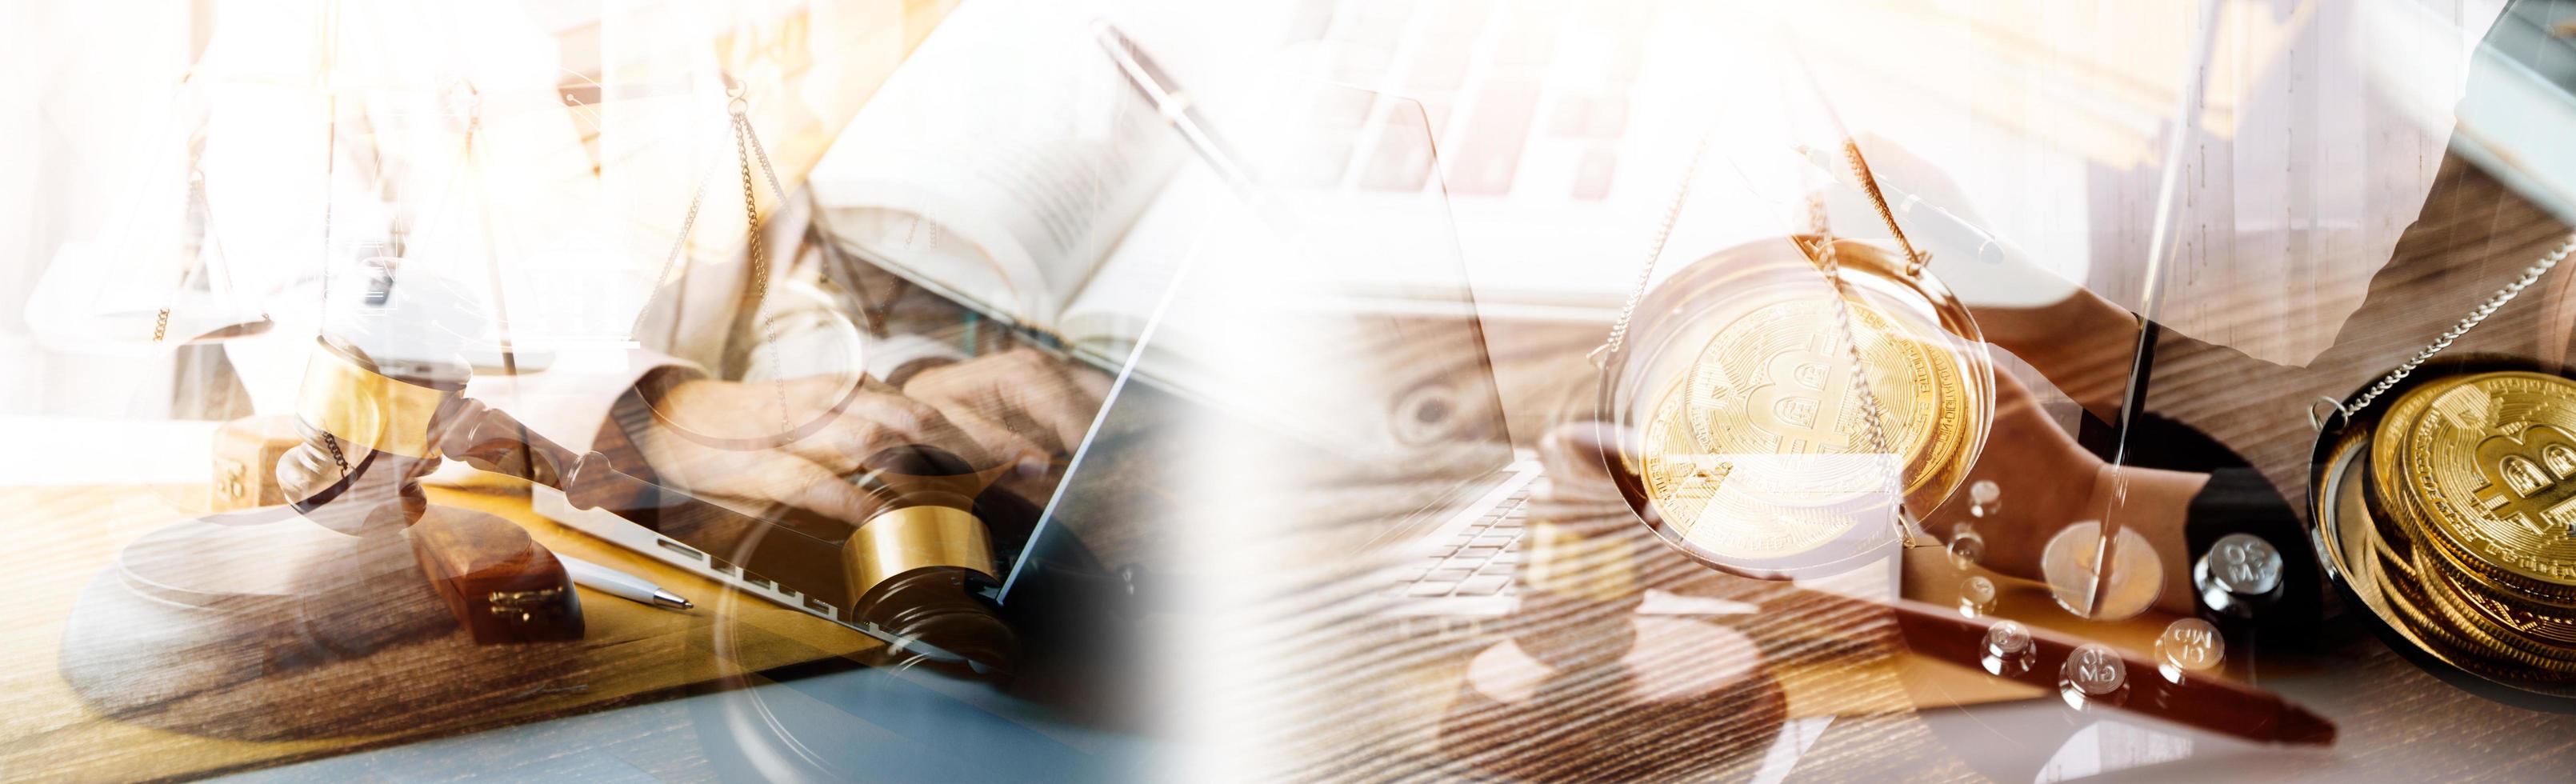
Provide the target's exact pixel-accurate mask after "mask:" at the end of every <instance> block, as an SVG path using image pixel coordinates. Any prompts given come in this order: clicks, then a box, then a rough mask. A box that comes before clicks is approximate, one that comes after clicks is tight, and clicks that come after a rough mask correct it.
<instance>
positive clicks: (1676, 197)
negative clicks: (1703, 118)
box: [1593, 131, 1709, 364]
mask: <svg viewBox="0 0 2576 784" xmlns="http://www.w3.org/2000/svg"><path fill="white" fill-rule="evenodd" d="M1708 137H1709V133H1708V132H1707V131H1702V132H1701V133H1700V136H1699V143H1698V144H1697V145H1694V146H1693V147H1691V157H1690V162H1689V163H1686V164H1683V165H1682V181H1681V184H1680V185H1677V186H1674V187H1673V198H1672V200H1671V201H1670V202H1667V203H1666V204H1665V205H1664V219H1663V222H1662V223H1660V224H1657V225H1656V226H1655V240H1654V242H1653V243H1652V244H1649V245H1647V246H1646V264H1645V269H1641V270H1638V271H1637V285H1636V286H1635V287H1634V288H1632V289H1630V290H1629V291H1628V304H1626V305H1624V306H1621V307H1620V308H1619V320H1618V321H1614V322H1611V324H1610V338H1609V339H1608V340H1606V341H1603V342H1602V344H1601V348H1600V349H1599V350H1596V351H1594V352H1593V362H1594V363H1595V364H1599V363H1601V362H1606V361H1608V357H1609V356H1610V354H1612V353H1614V352H1617V351H1618V350H1619V346H1621V345H1622V344H1624V343H1626V342H1627V340H1628V320H1629V319H1630V318H1632V317H1634V316H1635V315H1636V314H1637V303H1639V302H1642V301H1644V300H1645V298H1646V284H1647V283H1648V282H1651V281H1653V280H1654V278H1655V260H1656V259H1660V258H1663V255H1664V243H1665V242H1666V241H1669V240H1671V239H1672V238H1673V224H1674V223H1675V222H1676V221H1679V220H1680V219H1681V216H1682V203H1683V202H1684V201H1687V200H1689V198H1690V190H1691V181H1692V180H1694V179H1697V178H1698V177H1699V159H1700V156H1701V155H1703V154H1705V153H1707V152H1708Z"/></svg>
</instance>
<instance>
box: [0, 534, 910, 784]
mask: <svg viewBox="0 0 2576 784" xmlns="http://www.w3.org/2000/svg"><path fill="white" fill-rule="evenodd" d="M187 497H198V498H202V497H204V489H203V488H202V487H161V488H132V487H113V488H102V487H58V488H10V489H5V490H0V508H8V509H10V510H12V512H11V514H9V515H7V516H6V518H5V519H6V521H7V522H5V523H0V527H5V528H6V529H7V530H6V531H0V534H5V535H6V536H7V537H8V539H9V541H12V542H14V543H15V546H14V557H12V558H10V559H9V566H8V568H6V569H0V595H5V596H8V597H10V602H11V605H12V608H13V609H14V610H15V611H14V612H11V613H9V614H8V616H7V618H6V619H5V620H0V657H5V659H6V661H8V662H9V663H10V664H9V666H8V667H6V668H0V738H5V739H6V740H0V776H8V777H15V776H17V775H32V774H35V773H38V772H42V773H43V774H45V775H47V776H49V777H55V778H58V779H62V780H78V781H106V780H138V779H150V778H169V777H189V776H195V775H203V774H210V773H216V772H221V771H228V770H242V769H249V768H256V767H264V766H268V765H274V764H279V763H283V762H289V761H294V760H300V759H309V758H314V757H321V756H328V755H332V754H337V753H343V752H347V751H353V750H357V749H361V748H370V747H376V746H384V745H392V744H398V743H405V742H410V741H415V740H421V739H425V738H428V737H435V736H440V735H448V734H454V733H457V732H463V731H469V730H472V729H476V728H481V727H488V726H497V725H503V724H514V723H520V722H528V721H536V720H541V719H546V718H551V717H557V716H563V715H567V714H573V713H580V712H586V711H591V710H597V709H601V708H605V707H610V706H615V705H620V704H626V703H631V702H636V701H641V700H650V699H655V698H658V697H662V696H667V695H672V694H675V693H678V692H679V691H681V690H683V689H685V688H687V687H691V686H695V685H700V684H707V683H710V682H714V681H716V680H718V679H719V678H720V677H723V676H726V675H739V674H742V673H745V672H750V671H758V670H766V669H771V668H776V667H782V666H787V665H792V664H799V663H805V662H810V661H816V660H820V659H824V658H828V657H842V656H864V655H865V654H866V653H867V652H868V651H869V650H872V649H874V648H875V647H877V643H876V641H875V640H873V639H871V638H869V637H867V636H865V635H862V634H859V633H858V632H855V631H852V630H850V629H847V628H844V627H841V626H839V625H836V624H832V623H830V622H827V621H824V620H822V619H819V618H815V617H812V616H809V615H805V614H804V613H800V612H795V611H791V610H787V609H785V608H782V607H778V606H775V605H771V604H769V603H766V602H762V601H758V600H755V599H751V598H749V597H744V596H734V597H731V598H728V597H727V596H726V595H725V594H724V593H723V592H722V591H721V590H720V589H719V588H718V586H717V585H716V584H715V583H713V582H712V581H709V580H706V579H703V578H700V577H697V576H694V575H691V574H688V573H686V572H682V571H680V570H677V569H673V568H669V567H666V566H663V565H661V564H660V563H659V562H656V561H651V560H649V559H644V558H639V557H636V556H634V555H631V554H628V553H626V552H624V551H622V550H619V549H618V548H615V547H611V546H608V545H606V544H604V543H601V542H599V541H597V540H595V539H591V538H589V537H587V536H584V535H582V534H580V533H578V532H575V531H573V530H571V529H568V528H564V527H562V526H559V525H556V524H554V523H552V522H549V521H546V520H544V519H543V518H540V517H538V516H536V515H535V514H534V513H533V512H530V511H529V510H528V504H527V500H526V498H525V497H524V496H516V497H514V496H511V495H506V494H500V493H488V492H464V491H457V490H443V489H433V490H432V491H431V498H432V500H433V501H435V502H437V503H442V504H448V505H452V506H457V507H462V508H468V509H474V510H478V511H483V512H489V513H493V514H498V515H501V516H503V517H506V518H509V519H511V520H512V521H514V522H517V523H519V524H521V525H523V526H525V527H526V528H527V529H528V531H529V533H530V534H531V535H533V536H535V537H536V538H537V539H538V540H539V541H541V542H543V543H545V544H546V545H547V546H548V547H549V548H552V549H554V550H555V551H556V552H558V553H562V554H565V555H570V556H573V557H577V558H583V559H587V560H591V561H595V562H598V563H603V564H609V565H612V566H615V567H617V568H620V569H625V570H627V571H629V572H632V573H634V574H637V575H640V576H643V577H644V578H646V579H649V580H652V581H654V582H656V583H659V584H661V585H662V586H664V587H666V588H669V589H671V590H673V591H674V592H677V593H679V594H681V595H683V596H686V597H689V598H690V599H692V600H694V601H696V602H698V608H697V609H696V610H694V611H691V612H672V611H667V610H660V609H655V608H650V607H646V606H644V605H641V604H637V603H634V602H629V601H626V600H623V599H618V598H615V597H611V596H607V595H605V594H600V593H597V592H595V591H591V590H589V589H583V590H582V608H583V613H584V615H585V617H586V619H587V622H588V625H589V630H588V635H587V636H586V638H585V639H584V640H582V641H581V642H580V643H577V644H568V645H562V646H547V647H545V648H544V649H542V652H540V649H536V648H528V649H525V650H527V651H528V652H529V655H531V656H544V657H547V658H548V659H558V658H560V659H569V660H571V661H572V662H573V663H572V665H571V666H568V667H566V666H563V662H561V661H547V662H543V665H544V666H549V667H559V668H561V669H560V673H561V674H560V675H558V676H556V677H554V678H552V679H549V680H547V681H545V682H542V683H540V684H538V685H536V686H534V687H530V686H513V687H512V689H513V690H514V693H513V694H509V695H502V698H501V699H502V703H503V705H504V707H502V708H501V709H499V710H497V711H494V712H491V713H489V714H485V715H478V716H473V717H469V718H464V719H437V720H433V721H429V722H424V723H422V724H420V725H418V726H416V727H410V728H407V729H405V730H402V731H396V732H389V733H377V734H366V735H351V736H346V737H333V738H311V739H298V740H280V741H251V740H233V739H224V738H215V737H205V736H201V735H192V734H185V733H179V732H171V731H167V730H162V729H156V728H153V727H148V726H143V725H140V724H133V723H127V722H123V721H117V720H114V719H110V718H107V717H104V716H101V715H99V714H98V712H96V711H95V710H93V709H92V708H90V707H89V706H88V705H86V704H84V702H83V701H82V699H81V697H80V696H79V695H78V694H77V693H76V692H75V691H74V690H73V689H72V686H71V684H70V683H68V682H67V681H65V679H64V677H63V675H62V674H61V670H60V667H59V665H60V661H59V660H58V657H59V655H60V650H61V649H60V647H59V646H60V645H61V643H62V640H63V632H64V627H65V624H66V621H67V620H68V619H69V617H70V616H71V614H72V613H73V612H74V610H75V607H76V605H77V603H78V599H79V597H80V594H81V592H82V589H83V588H84V587H86V586H88V585H89V584H90V583H91V581H92V580H93V579H95V578H97V577H99V576H100V575H101V573H102V572H104V571H106V570H109V569H111V568H113V567H112V564H113V562H114V560H115V558H116V554H117V552H118V550H119V548H121V547H122V546H124V545H125V544H126V543H128V542H131V541H133V540H134V539H136V538H137V537H140V536H142V535H144V534H146V533H149V532H151V531H153V530H155V529H158V528H160V527H162V526H165V525H168V524H170V523H172V522H174V521H176V520H178V519H182V518H184V517H186V516H188V515H189V514H190V513H189V512H188V511H186V510H184V509H180V508H177V507H176V506H175V505H174V504H172V503H170V502H169V501H167V500H165V499H173V498H187ZM720 623H721V624H725V625H726V628H727V629H728V630H729V631H730V632H731V633H732V634H734V635H735V636H736V637H735V638H736V639H738V640H739V644H738V645H737V646H735V647H734V653H735V654H738V655H739V658H734V657H733V655H726V654H720V653H719V652H718V651H717V650H716V648H715V646H714V642H713V641H714V632H715V630H716V627H717V625H718V624H720ZM462 634H463V632H462V631H459V632H457V637H458V638H457V639H455V640H454V641H453V644H454V645H456V646H460V647H465V648H471V647H473V646H465V645H464V644H463V642H462V640H461V635H462ZM489 650H490V649H488V648H486V649H485V651H486V652H488V651H489ZM379 658H380V657H369V658H367V659H361V660H357V661H353V662H343V663H337V664H331V665H327V666H330V667H343V668H352V669H355V670H360V671H362V673H361V674H360V675H358V676H356V677H354V678H352V679H350V680H349V681H344V682H353V683H359V684H361V685H359V686H358V687H356V688H351V689H348V690H347V691H346V693H339V694H313V695H311V699H312V700H313V701H312V702H311V703H309V704H302V705H280V706H278V708H277V709H280V710H322V709H332V708H348V707H351V706H356V709H358V710H366V711H370V712H394V713H400V712H403V711H406V710H411V709H415V708H417V707H420V706H410V705H406V704H404V701H403V700H402V699H400V698H399V697H397V696H395V695H397V694H399V692H400V690H401V687H400V686H399V684H401V683H403V682H405V681H407V680H409V679H419V678H451V679H452V678H477V677H489V675H490V673H489V672H478V671H476V670H473V669H470V668H472V667H491V666H509V665H510V663H511V662H513V661H514V659H513V658H512V657H510V656H506V655H505V656H501V657H497V658H495V657H488V656H473V657H470V658H455V659H449V660H448V661H451V662H459V661H461V662H468V664H465V665H458V666H463V667H467V668H469V669H454V668H451V667H450V666H446V665H442V664H440V661H439V660H438V659H433V658H423V657H418V656H402V657H392V658H387V659H384V660H382V661H378V660H377V659H379ZM367 681H372V682H373V683H365V682H367ZM378 685H381V688H377V686H378Z"/></svg>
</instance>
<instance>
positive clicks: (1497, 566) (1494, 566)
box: [1476, 555, 1519, 577]
mask: <svg viewBox="0 0 2576 784" xmlns="http://www.w3.org/2000/svg"><path fill="white" fill-rule="evenodd" d="M1494 557H1496V558H1501V557H1502V556H1499V555H1498V556H1494ZM1517 566H1519V564H1507V563H1502V562H1499V561H1487V562H1485V568H1482V569H1478V570H1476V573H1477V574H1499V575H1504V576H1506V577H1508V576H1510V575H1511V573H1512V569H1513V568H1514V567H1517Z"/></svg>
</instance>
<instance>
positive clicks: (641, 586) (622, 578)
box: [555, 553, 697, 610]
mask: <svg viewBox="0 0 2576 784" xmlns="http://www.w3.org/2000/svg"><path fill="white" fill-rule="evenodd" d="M555 560H558V561H562V562H563V567H564V572H565V573H566V574H570V575H572V583H573V584H574V585H578V586H582V587H584V588H589V589H591V590H594V591H599V592H601V593H605V594H608V595H610V596H614V597H617V598H620V599H626V600H629V601H635V602H642V603H644V604H650V605H654V606H656V607H668V608H671V609H674V610H686V609H689V608H692V607H696V606H697V605H695V604H691V603H690V602H689V600H687V599H682V598H680V595H679V594H675V593H672V592H670V591H666V590H662V586H659V585H654V584H653V583H652V582H651V581H648V580H645V579H644V578H642V577H637V576H635V575H631V574H627V573H625V572H621V571H618V570H616V569H611V568H608V567H606V566H601V565H599V564H595V563H591V562H589V561H584V560H581V559H579V558H574V557H572V556H569V555H564V554H561V553H557V554H555Z"/></svg>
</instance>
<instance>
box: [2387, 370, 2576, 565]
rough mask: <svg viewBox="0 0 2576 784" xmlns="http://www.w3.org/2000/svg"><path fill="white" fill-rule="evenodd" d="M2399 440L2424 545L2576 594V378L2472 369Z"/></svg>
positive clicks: (2456, 560)
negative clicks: (2402, 440) (2473, 373)
mask: <svg viewBox="0 0 2576 784" xmlns="http://www.w3.org/2000/svg"><path fill="white" fill-rule="evenodd" d="M2399 448H2400V450H2401V454H2402V457H2401V458H2400V459H2399V462H2398V465H2399V470H2400V471H2401V472H2402V477H2401V483H2402V484H2401V488H2402V489H2404V490H2406V491H2410V492H2411V493H2412V494H2413V497H2414V498H2415V500H2416V501H2417V502H2418V503H2419V504H2420V507H2419V509H2420V512H2421V514H2420V515H2419V516H2418V518H2417V519H2416V520H2415V522H2416V524H2417V528H2418V529H2420V530H2419V531H2418V537H2417V544H2418V545H2419V546H2428V547H2429V549H2431V550H2432V551H2434V552H2435V553H2437V554H2439V555H2441V556H2443V557H2444V560H2445V563H2447V564H2449V565H2450V566H2452V567H2454V568H2457V569H2461V570H2465V571H2467V572H2470V573H2472V574H2474V575H2475V576H2477V577H2479V578H2483V579H2487V580H2492V581H2494V582H2496V583H2498V584H2499V585H2500V586H2501V587H2504V588H2507V589H2509V590H2514V591H2518V592H2521V593H2522V594H2523V595H2526V596H2531V597H2535V598H2544V599H2546V600H2549V601H2560V602H2565V601H2576V382H2571V381H2569V380H2567V379H2563V378H2559V377H2557V376H2551V375H2544V374H2539V373H2527V372H2501V373H2488V374H2481V375H2477V376H2471V377H2468V378H2466V379H2463V380H2462V381H2460V382H2459V383H2457V384H2454V385H2452V386H2451V387H2450V388H2448V389H2446V390H2443V391H2442V392H2441V393H2440V394H2438V395H2436V396H2434V398H2433V400H2432V403H2431V405H2429V406H2428V407H2427V408H2426V410H2425V412H2424V413H2423V415H2422V417H2421V418H2420V419H2419V420H2418V421H2417V422H2415V423H2414V426H2413V427H2412V428H2411V429H2410V430H2409V432H2408V433H2407V435H2406V442H2405V443H2403V444H2401V445H2399Z"/></svg>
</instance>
